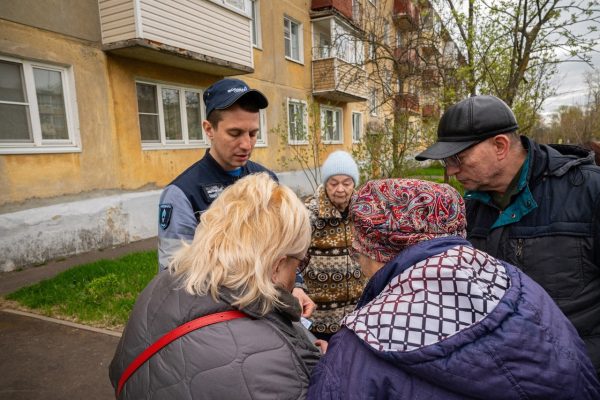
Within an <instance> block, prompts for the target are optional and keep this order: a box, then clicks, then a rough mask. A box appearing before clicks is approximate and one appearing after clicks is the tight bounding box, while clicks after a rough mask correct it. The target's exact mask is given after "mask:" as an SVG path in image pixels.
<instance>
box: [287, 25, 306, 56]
mask: <svg viewBox="0 0 600 400" xmlns="http://www.w3.org/2000/svg"><path fill="white" fill-rule="evenodd" d="M283 38H284V42H285V56H286V58H288V59H290V60H293V61H297V62H299V63H302V62H304V60H303V57H302V25H301V24H299V23H298V22H295V21H293V20H291V19H290V18H288V17H284V18H283Z"/></svg>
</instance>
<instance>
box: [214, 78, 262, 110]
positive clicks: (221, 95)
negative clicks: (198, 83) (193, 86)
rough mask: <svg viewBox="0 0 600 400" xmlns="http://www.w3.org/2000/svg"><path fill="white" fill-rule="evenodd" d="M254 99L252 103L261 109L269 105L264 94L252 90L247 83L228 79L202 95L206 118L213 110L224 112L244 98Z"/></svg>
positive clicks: (215, 84) (219, 82)
mask: <svg viewBox="0 0 600 400" xmlns="http://www.w3.org/2000/svg"><path fill="white" fill-rule="evenodd" d="M246 96H249V97H252V98H251V102H252V103H254V104H255V105H256V107H258V108H259V109H263V108H266V107H267V106H268V105H269V102H268V101H267V98H266V97H265V95H264V94H262V93H261V92H259V91H258V90H256V89H250V88H249V87H248V85H247V84H246V82H244V81H242V80H240V79H233V78H226V79H221V80H220V81H218V82H215V83H213V84H212V85H211V86H210V87H209V88H208V89H206V91H205V92H204V94H203V95H202V98H203V99H204V105H205V106H206V117H207V118H208V115H209V114H210V113H211V112H212V111H213V110H224V109H226V108H229V107H231V106H232V105H233V104H234V103H235V102H237V101H238V100H239V99H241V98H242V97H246Z"/></svg>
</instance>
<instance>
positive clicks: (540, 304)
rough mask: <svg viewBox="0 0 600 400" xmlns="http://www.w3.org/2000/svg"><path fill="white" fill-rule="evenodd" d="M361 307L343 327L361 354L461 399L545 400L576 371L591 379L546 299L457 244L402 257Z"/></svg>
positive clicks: (436, 244) (579, 345)
mask: <svg viewBox="0 0 600 400" xmlns="http://www.w3.org/2000/svg"><path fill="white" fill-rule="evenodd" d="M407 303H408V304H407ZM359 307H360V308H357V310H355V312H353V313H352V314H350V315H349V316H348V317H346V319H345V321H344V322H345V325H346V327H347V328H348V329H350V330H352V331H353V332H354V334H355V335H356V336H357V337H358V338H359V339H360V340H361V341H362V342H363V344H364V345H365V346H366V347H367V348H369V350H371V351H372V352H373V353H374V354H375V355H376V356H377V357H380V358H382V359H384V360H386V361H388V362H389V363H391V364H392V365H394V366H395V367H396V368H399V369H402V370H403V371H405V372H406V373H408V374H410V375H411V376H415V377H418V378H420V379H422V380H423V381H425V382H428V383H429V384H431V385H434V386H436V387H439V388H444V389H445V390H447V391H449V392H452V393H455V394H458V395H459V396H464V397H466V398H471V397H472V398H489V399H501V398H505V397H503V396H504V395H506V393H514V392H515V390H516V391H517V392H518V391H520V390H524V391H525V392H527V393H538V394H540V397H537V398H552V397H553V394H556V393H557V390H558V391H559V392H560V387H561V386H560V385H566V384H567V383H568V382H573V379H582V378H581V377H580V376H578V377H575V376H576V375H578V374H580V372H581V371H585V374H583V373H582V375H585V376H586V379H588V382H589V381H593V380H594V379H595V378H594V377H593V375H594V372H593V369H592V367H591V363H590V362H589V359H587V356H586V355H585V348H584V345H583V342H582V341H581V340H580V339H579V337H578V335H577V333H576V331H575V329H574V328H573V326H572V325H571V324H570V323H568V321H567V320H566V318H565V317H564V315H562V314H561V313H560V311H559V310H558V308H557V307H556V305H555V304H554V303H553V302H552V300H551V299H550V298H549V297H548V295H547V294H545V292H544V291H543V290H542V289H541V288H540V287H539V286H538V285H537V284H535V283H534V282H533V281H531V280H530V279H529V278H528V277H526V276H525V275H523V274H522V273H521V272H520V271H519V270H518V269H517V268H516V267H514V266H512V265H510V264H507V263H505V262H503V261H499V260H497V259H495V258H493V257H491V256H489V255H487V254H486V253H483V252H480V251H478V250H476V249H474V248H473V247H472V246H471V245H470V243H469V242H468V241H466V240H464V239H462V238H458V237H450V238H440V239H433V240H430V241H427V242H422V243H419V244H417V245H415V246H412V247H411V248H409V249H407V250H406V251H404V252H402V253H401V254H400V255H399V256H398V257H396V258H395V259H394V260H392V261H390V262H389V263H388V264H386V265H385V266H384V267H383V268H382V269H381V270H380V271H378V272H377V273H376V274H375V275H374V276H373V277H372V279H371V280H370V281H369V283H368V285H367V288H366V290H365V293H364V295H363V298H361V301H360V303H359ZM557 349H560V351H557ZM586 374H587V375H586ZM474 377H477V379H474ZM581 382H582V384H583V381H581ZM571 384H572V383H571ZM586 385H588V386H586V390H587V389H590V390H595V393H598V392H597V391H598V387H593V388H590V386H589V383H587V384H586ZM596 385H597V383H596ZM515 387H521V388H517V389H515ZM491 388H493V393H491V392H490V389H491ZM503 394H504V395H503Z"/></svg>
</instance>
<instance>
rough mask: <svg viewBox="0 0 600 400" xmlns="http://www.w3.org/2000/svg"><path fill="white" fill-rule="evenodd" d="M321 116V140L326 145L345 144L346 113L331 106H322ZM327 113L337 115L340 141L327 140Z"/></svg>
mask: <svg viewBox="0 0 600 400" xmlns="http://www.w3.org/2000/svg"><path fill="white" fill-rule="evenodd" d="M320 108H321V110H320V116H321V140H322V141H323V143H324V144H342V143H344V111H343V110H342V109H341V108H340V107H331V106H321V107H320ZM327 112H331V113H333V115H334V116H335V115H337V121H335V117H334V121H335V122H336V123H337V128H338V135H339V139H333V138H327V137H326V135H325V133H326V132H325V126H324V125H325V115H326V113H327Z"/></svg>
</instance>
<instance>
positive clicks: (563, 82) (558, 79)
mask: <svg viewBox="0 0 600 400" xmlns="http://www.w3.org/2000/svg"><path fill="white" fill-rule="evenodd" d="M596 48H597V49H598V52H597V53H593V54H591V56H592V63H593V64H594V67H595V68H596V69H599V70H600V44H599V45H597V46H596ZM591 71H593V70H592V68H591V67H590V66H588V65H587V64H585V63H581V62H578V63H575V62H568V63H564V64H561V65H560V66H559V68H558V73H557V74H556V76H555V77H554V78H553V80H552V84H553V85H554V87H555V88H556V95H555V96H553V97H551V98H548V99H546V101H545V102H544V104H543V106H542V108H543V113H542V114H544V116H549V115H551V114H552V113H553V112H556V111H557V109H558V107H560V106H561V105H569V106H571V105H574V106H583V105H585V104H586V102H587V98H586V94H587V85H586V83H585V73H586V72H591Z"/></svg>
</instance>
